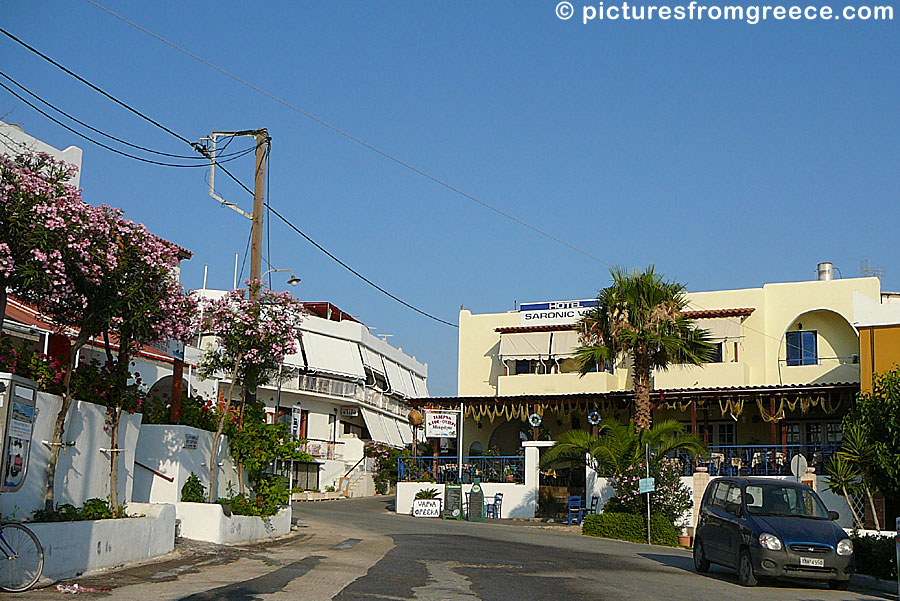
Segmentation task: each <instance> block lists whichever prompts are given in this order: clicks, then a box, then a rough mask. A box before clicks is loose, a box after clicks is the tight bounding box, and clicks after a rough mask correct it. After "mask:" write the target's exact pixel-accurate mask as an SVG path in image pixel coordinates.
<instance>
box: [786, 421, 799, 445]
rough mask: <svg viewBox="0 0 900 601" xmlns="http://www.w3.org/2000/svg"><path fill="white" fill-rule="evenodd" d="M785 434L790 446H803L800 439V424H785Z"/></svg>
mask: <svg viewBox="0 0 900 601" xmlns="http://www.w3.org/2000/svg"><path fill="white" fill-rule="evenodd" d="M784 432H785V434H786V436H785V438H786V439H787V443H788V444H803V440H802V439H801V438H800V424H785V425H784Z"/></svg>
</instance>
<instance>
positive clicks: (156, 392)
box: [147, 375, 196, 398]
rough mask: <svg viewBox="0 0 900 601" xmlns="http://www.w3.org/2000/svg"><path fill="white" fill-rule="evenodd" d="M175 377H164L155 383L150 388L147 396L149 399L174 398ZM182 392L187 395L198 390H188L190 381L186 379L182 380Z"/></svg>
mask: <svg viewBox="0 0 900 601" xmlns="http://www.w3.org/2000/svg"><path fill="white" fill-rule="evenodd" d="M173 379H174V376H172V375H168V376H163V377H161V378H160V379H159V380H157V381H156V382H154V383H153V386H151V387H150V392H149V393H148V394H147V396H149V397H161V398H169V397H171V396H172V380H173ZM181 390H183V391H184V392H187V393H189V394H190V393H191V392H196V390H194V391H191V390H190V389H188V381H187V380H185V379H184V378H182V379H181Z"/></svg>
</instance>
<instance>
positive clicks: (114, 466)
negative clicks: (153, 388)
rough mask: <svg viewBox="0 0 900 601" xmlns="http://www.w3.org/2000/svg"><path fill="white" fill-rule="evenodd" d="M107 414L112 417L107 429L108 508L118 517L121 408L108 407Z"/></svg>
mask: <svg viewBox="0 0 900 601" xmlns="http://www.w3.org/2000/svg"><path fill="white" fill-rule="evenodd" d="M107 412H108V414H109V415H110V416H111V417H112V426H110V429H109V437H110V442H109V448H110V451H109V506H110V508H111V509H112V511H113V515H115V516H116V517H118V509H119V490H118V488H119V452H118V451H117V450H116V449H118V448H119V419H120V418H121V417H122V408H121V407H109V408H108V409H107Z"/></svg>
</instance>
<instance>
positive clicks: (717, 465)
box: [673, 444, 840, 476]
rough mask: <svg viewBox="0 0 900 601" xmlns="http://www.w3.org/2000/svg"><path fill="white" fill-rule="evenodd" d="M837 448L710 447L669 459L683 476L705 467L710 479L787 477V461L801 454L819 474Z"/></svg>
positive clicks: (823, 446)
mask: <svg viewBox="0 0 900 601" xmlns="http://www.w3.org/2000/svg"><path fill="white" fill-rule="evenodd" d="M838 449H840V445H837V444H806V445H713V446H710V447H708V450H707V452H706V453H704V454H703V455H698V456H697V457H693V458H692V457H691V456H690V455H688V454H687V453H683V452H679V453H675V454H674V455H673V458H674V459H675V460H676V461H678V462H680V464H681V473H682V475H684V476H690V475H691V474H693V473H694V472H695V471H696V470H697V468H698V467H704V468H706V469H707V470H708V471H709V474H710V475H711V476H789V475H791V461H792V460H793V459H794V457H796V456H797V455H802V456H803V457H804V458H805V459H806V463H807V465H808V466H809V467H814V468H816V474H819V475H821V474H822V473H824V471H825V463H826V462H827V461H828V459H829V458H830V457H831V456H832V455H834V454H836V453H837V451H838Z"/></svg>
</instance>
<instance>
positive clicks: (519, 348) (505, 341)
mask: <svg viewBox="0 0 900 601" xmlns="http://www.w3.org/2000/svg"><path fill="white" fill-rule="evenodd" d="M549 355H550V332H514V333H510V334H501V335H500V356H501V357H502V358H504V359H539V358H541V357H544V358H546V357H548V356H549Z"/></svg>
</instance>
